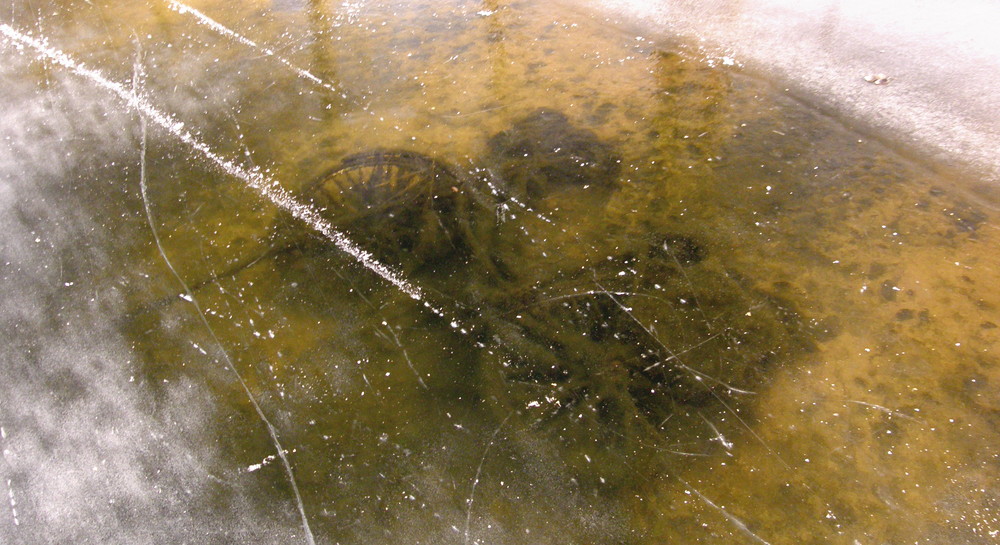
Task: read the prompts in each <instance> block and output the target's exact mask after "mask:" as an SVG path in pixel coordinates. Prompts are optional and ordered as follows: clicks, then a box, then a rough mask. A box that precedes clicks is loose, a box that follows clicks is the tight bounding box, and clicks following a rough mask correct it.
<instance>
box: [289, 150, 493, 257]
mask: <svg viewBox="0 0 1000 545" xmlns="http://www.w3.org/2000/svg"><path fill="white" fill-rule="evenodd" d="M305 191H306V194H307V195H308V196H309V198H310V200H312V201H313V202H314V203H316V204H318V205H319V206H320V207H322V209H323V210H324V216H325V217H326V218H327V219H328V220H329V221H330V222H331V223H332V224H333V225H334V226H336V227H338V228H340V229H343V230H345V231H347V232H349V233H351V234H352V235H354V236H356V237H359V240H363V241H364V244H365V247H366V248H367V249H369V250H370V251H371V252H372V253H373V254H374V255H375V256H376V257H377V258H378V259H379V260H382V261H385V262H387V263H388V264H390V265H392V266H397V267H400V268H401V269H403V270H406V271H412V270H415V269H419V268H421V267H428V266H431V267H437V266H441V265H442V264H444V263H445V262H449V261H457V262H459V263H466V262H467V261H468V260H469V259H471V258H472V257H473V256H474V255H475V254H476V252H477V248H476V245H477V244H479V243H480V242H482V241H483V239H484V238H485V236H486V235H484V234H483V233H481V232H479V231H481V230H482V229H481V228H482V227H484V226H485V227H486V228H488V227H489V224H490V220H492V209H490V208H489V205H488V204H486V203H484V202H482V198H481V197H480V196H479V195H478V194H476V193H474V190H473V189H472V188H471V187H470V186H469V184H467V183H466V181H465V180H464V179H462V178H461V177H460V176H459V175H458V174H457V172H456V171H455V170H454V169H452V168H451V167H450V166H448V165H447V164H445V163H444V162H443V161H440V160H438V159H434V158H432V157H430V156H427V155H424V154H421V153H417V152H414V151H408V150H374V151H367V152H363V153H358V154H355V155H351V156H348V157H347V158H345V159H344V160H343V161H341V163H340V165H339V166H337V167H336V168H335V169H334V170H333V171H331V172H329V173H328V174H326V175H325V176H323V177H322V178H320V179H319V180H318V181H316V182H314V183H313V184H311V185H309V186H307V187H306V188H305Z"/></svg>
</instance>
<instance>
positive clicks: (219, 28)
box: [168, 0, 337, 92]
mask: <svg viewBox="0 0 1000 545" xmlns="http://www.w3.org/2000/svg"><path fill="white" fill-rule="evenodd" d="M168 5H169V6H170V9H172V10H174V11H176V12H177V13H180V14H181V15H192V16H194V17H195V18H196V19H198V22H199V23H201V24H203V25H205V26H207V27H208V28H210V29H212V30H214V31H215V32H217V33H219V34H221V35H223V36H226V37H227V38H230V39H232V40H235V41H236V42H238V43H241V44H243V45H245V46H247V47H249V48H251V49H253V50H255V51H258V52H260V53H263V54H264V55H266V56H268V57H271V58H273V59H274V60H276V61H278V62H280V63H281V64H283V65H285V66H286V67H287V68H288V69H290V70H291V71H292V72H295V73H296V74H298V75H299V77H301V78H303V79H307V80H309V81H311V82H313V83H315V84H316V85H319V86H320V87H323V88H325V89H327V90H329V91H333V92H336V91H337V88H336V87H334V86H333V85H332V84H330V83H327V82H325V81H323V80H322V79H320V78H319V77H317V76H316V75H315V74H313V73H312V72H310V71H308V70H306V69H304V68H299V67H298V66H296V65H295V64H293V63H292V62H291V61H289V60H288V59H286V58H284V57H282V56H280V55H278V54H277V53H275V52H274V50H273V49H271V48H269V47H264V46H261V45H258V44H257V42H255V41H253V40H251V39H250V38H247V37H246V36H244V35H242V34H240V33H238V32H236V31H235V30H232V29H230V28H228V27H226V26H225V25H223V24H222V23H220V22H218V21H216V20H215V19H212V18H211V17H209V16H208V15H205V14H204V13H202V12H201V11H198V10H197V9H195V8H193V7H191V6H188V5H186V4H182V3H180V2H177V0H170V1H169V2H168Z"/></svg>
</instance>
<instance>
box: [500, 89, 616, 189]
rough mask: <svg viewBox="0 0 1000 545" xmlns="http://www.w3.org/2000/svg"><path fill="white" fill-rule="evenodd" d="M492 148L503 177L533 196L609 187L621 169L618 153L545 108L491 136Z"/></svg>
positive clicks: (516, 187) (562, 116) (560, 115)
mask: <svg viewBox="0 0 1000 545" xmlns="http://www.w3.org/2000/svg"><path fill="white" fill-rule="evenodd" d="M489 148H490V153H491V155H492V159H493V161H494V162H495V163H496V165H497V167H498V169H499V173H500V175H501V176H502V177H503V178H504V179H505V180H506V181H507V183H508V184H510V185H511V186H512V187H514V188H515V189H517V190H520V191H522V192H524V193H525V194H527V195H529V196H541V195H544V194H545V193H546V192H547V191H549V190H550V189H552V188H559V187H568V186H586V185H590V186H607V185H610V184H613V183H614V182H615V181H616V179H617V177H618V172H619V170H620V166H621V164H620V163H621V161H620V158H619V157H618V155H617V154H616V153H615V151H614V149H613V148H612V147H611V146H610V145H608V144H606V143H605V142H603V141H601V140H600V139H599V138H598V137H597V135H596V134H594V133H593V132H591V131H589V130H586V129H581V128H579V127H576V126H574V125H573V124H572V123H570V121H569V118H567V117H566V115H564V114H563V113H561V112H558V111H556V110H550V109H547V108H541V109H538V110H535V111H534V112H532V113H531V114H529V115H528V116H526V117H523V118H521V119H520V120H518V121H517V122H516V123H514V125H513V126H512V127H511V128H509V129H507V130H505V131H501V132H499V133H497V134H495V135H493V137H492V138H490V140H489Z"/></svg>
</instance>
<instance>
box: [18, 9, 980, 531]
mask: <svg viewBox="0 0 1000 545" xmlns="http://www.w3.org/2000/svg"><path fill="white" fill-rule="evenodd" d="M195 7H197V8H198V10H200V11H192V10H191V9H190V7H188V6H187V5H185V4H177V3H170V2H166V3H159V2H154V3H151V4H141V3H140V4H134V3H113V2H60V3H57V5H53V6H47V7H45V8H43V9H41V10H39V9H38V6H31V5H30V4H28V3H24V4H21V3H17V4H16V5H15V6H14V7H13V8H12V9H8V10H5V11H6V13H3V17H4V22H5V23H7V24H9V25H10V28H12V29H13V31H12V32H8V33H7V38H6V42H5V44H4V46H3V49H2V52H3V53H2V54H3V56H4V59H5V63H9V66H8V67H7V68H5V69H4V72H3V78H4V80H5V82H6V83H8V84H9V86H10V87H9V88H10V89H11V91H10V94H9V99H7V100H9V101H10V104H11V108H12V109H13V108H16V109H18V111H21V112H23V115H21V117H17V116H13V117H12V118H13V119H14V120H15V121H16V123H14V124H13V125H11V124H10V123H8V126H7V127H8V128H7V129H6V131H7V132H8V133H9V134H14V135H15V138H14V139H13V144H10V145H9V146H8V147H9V149H10V150H12V151H15V152H19V153H20V151H22V150H23V149H28V148H30V147H31V146H28V145H26V144H25V143H27V142H30V143H31V144H32V145H33V146H37V147H39V148H41V149H47V148H49V147H51V148H53V149H59V150H63V149H65V150H66V152H65V157H64V159H63V162H62V163H60V164H45V165H41V164H32V163H31V161H30V160H28V159H30V157H29V158H28V159H25V164H30V165H32V166H31V167H30V168H28V167H25V170H24V171H25V172H30V173H31V176H33V179H34V180H36V182H35V183H34V184H33V185H24V184H23V182H14V181H11V182H10V184H11V186H12V187H17V188H21V189H18V190H17V191H15V192H14V194H15V197H16V199H17V202H19V203H20V204H19V205H18V206H17V209H18V210H19V213H20V216H19V217H20V220H19V221H21V222H22V223H23V224H25V225H28V226H31V227H32V228H33V229H37V230H38V231H39V232H44V231H46V230H51V231H52V232H56V233H59V234H60V237H58V238H59V241H58V243H53V245H52V246H51V247H52V250H51V251H52V252H54V255H57V256H58V258H57V260H58V263H59V264H60V276H59V278H60V283H61V284H62V286H59V288H60V289H58V290H56V291H54V292H53V294H52V295H51V297H50V298H49V303H48V305H49V307H50V309H51V312H52V317H51V318H50V320H51V321H52V322H58V321H59V320H60V319H62V318H61V317H62V316H64V315H65V314H66V313H69V312H74V310H72V309H90V311H91V312H94V311H95V309H96V312H98V313H99V314H100V315H101V316H105V317H108V318H110V320H111V323H112V324H113V327H112V328H111V329H112V330H113V331H114V335H121V336H122V338H123V339H124V340H125V342H126V344H127V346H128V356H127V358H126V361H127V364H126V367H125V369H126V371H124V372H122V373H108V376H113V377H117V378H115V379H114V380H119V381H121V380H125V379H126V378H127V380H128V381H129V382H128V384H129V385H128V388H130V391H132V392H136V393H135V394H134V395H136V396H138V398H139V399H140V401H139V402H137V406H138V407H140V409H139V410H141V411H142V413H141V414H143V415H145V414H151V415H155V418H156V421H157V422H161V423H163V426H164V427H163V429H161V430H159V433H162V434H164V435H165V436H166V437H174V438H176V440H177V441H181V442H182V443H183V444H184V445H186V447H185V448H186V449H187V450H186V452H185V455H184V456H181V457H180V458H183V459H184V460H185V461H184V463H182V464H180V465H175V466H171V468H170V469H171V470H172V471H174V472H178V473H181V474H187V475H188V477H186V478H185V482H189V483H193V484H192V485H191V486H190V487H189V489H187V490H186V492H187V495H186V496H184V502H185V504H186V505H187V506H188V509H191V510H193V511H200V512H203V513H208V514H209V516H212V517H214V516H217V517H218V518H219V519H220V520H221V521H223V522H224V524H220V529H219V530H218V531H217V532H208V533H209V537H208V539H209V540H210V541H211V540H214V541H218V542H232V540H236V541H243V540H258V541H259V540H263V541H269V540H281V539H284V540H290V541H292V542H294V541H295V540H301V541H305V540H307V539H309V538H308V537H307V536H306V535H305V534H306V533H310V534H311V535H312V536H314V539H315V541H316V542H318V543H374V542H407V543H410V542H412V543H445V542H460V543H467V544H468V543H630V544H640V543H663V542H678V543H694V542H699V543H729V542H758V543H759V542H766V543H771V544H778V543H807V542H835V543H864V544H868V543H942V542H947V543H978V542H987V541H990V540H992V539H994V538H995V536H996V532H997V531H998V530H1000V523H998V522H997V519H996V517H997V515H996V502H997V501H998V500H997V495H996V491H995V487H994V486H993V485H992V483H994V482H996V480H997V477H998V471H1000V467H998V466H997V445H998V444H1000V443H998V442H997V439H998V435H997V432H996V424H997V414H998V413H997V411H998V410H1000V397H998V393H997V388H996V385H997V383H998V382H997V381H1000V376H998V367H997V360H996V357H995V356H994V354H993V351H992V348H993V346H994V343H995V342H996V337H997V323H998V317H997V312H996V307H997V305H998V304H1000V292H998V291H997V289H996V287H995V286H996V282H995V276H996V272H997V265H998V263H997V261H998V258H997V257H996V254H995V253H994V252H991V250H992V249H993V248H995V244H996V238H997V230H996V220H995V215H996V214H995V205H996V201H995V200H993V199H992V198H991V197H989V196H987V195H984V194H983V193H984V192H983V191H981V190H977V184H976V180H975V179H974V178H969V177H966V176H960V175H957V174H952V173H948V172H937V171H935V169H934V168H932V167H929V166H927V165H925V164H921V163H919V162H915V161H913V160H910V159H907V158H906V157H905V156H904V155H901V153H900V152H898V151H897V150H894V149H893V147H891V146H888V145H886V144H884V143H881V142H879V141H876V140H874V139H872V138H869V137H868V136H867V135H864V134H859V133H856V132H852V130H851V129H850V127H849V125H848V124H847V123H845V122H843V121H841V120H838V119H835V118H831V117H829V116H827V115H825V114H823V113H820V112H818V111H815V110H814V109H811V108H810V107H809V106H808V104H803V103H801V102H798V101H796V100H795V99H793V98H791V97H789V96H787V95H786V94H785V93H784V92H783V91H782V88H781V86H780V84H772V83H771V82H768V81H765V80H762V79H759V78H755V77H752V76H751V75H749V74H746V73H744V72H743V71H742V70H741V69H739V68H738V67H736V66H729V64H730V62H729V60H728V59H704V58H700V57H699V56H698V55H697V54H696V51H697V50H696V49H694V48H692V47H689V45H688V44H685V43H684V42H683V40H666V39H659V40H657V39H654V38H653V37H643V36H636V35H635V33H634V32H630V31H627V30H624V29H620V28H617V27H615V26H614V25H612V24H609V23H607V22H605V21H602V20H601V19H598V18H591V17H589V16H586V15H584V14H581V13H580V11H579V10H578V9H574V8H572V7H569V6H566V7H559V6H553V5H548V4H547V3H542V2H515V3H506V2H458V1H455V2H438V1H427V2H409V3H405V5H396V4H393V3H368V2H359V3H349V2H348V3H342V4H340V3H335V2H292V1H290V2H275V3H269V2H259V3H254V4H245V5H241V6H239V7H233V6H231V5H230V4H229V3H225V2H203V3H199V4H197V6H195ZM208 18H211V20H210V19H208ZM213 20H214V22H213ZM27 32H31V33H32V36H34V37H38V36H44V37H45V38H46V39H47V40H48V42H47V43H48V46H49V47H51V48H55V49H58V50H60V51H62V52H65V53H66V54H67V55H70V56H71V57H72V58H73V59H74V60H75V61H76V62H79V63H83V64H84V65H86V67H88V68H93V69H98V70H100V72H101V74H103V77H106V78H108V80H111V81H113V82H118V83H120V84H121V85H122V87H121V89H122V90H123V92H124V93H126V94H128V93H136V95H129V96H140V97H144V98H145V99H146V100H147V101H148V102H146V103H143V104H145V106H141V105H140V110H141V112H142V113H143V114H144V115H142V116H140V115H137V111H136V109H134V108H132V109H130V107H129V106H128V105H126V104H125V102H123V101H122V100H121V99H120V97H115V96H114V94H113V93H112V92H108V86H107V85H103V88H102V84H101V82H100V81H98V80H97V79H96V76H95V75H94V74H93V73H85V72H84V71H83V69H81V68H80V67H79V66H77V67H76V68H74V67H71V66H68V65H67V64H66V63H65V62H61V61H60V57H59V56H58V54H57V53H55V52H53V50H48V49H44V46H42V45H40V44H35V43H34V42H30V37H28V35H27V34H24V33H27ZM15 44H20V46H21V47H22V51H21V52H20V53H18V52H17V51H16V50H15ZM134 105H135V104H133V106H134ZM142 108H145V109H144V110H143V109H142ZM157 112H160V113H164V114H168V115H171V116H175V118H176V119H177V120H179V121H182V122H183V123H184V124H185V125H184V128H183V129H180V128H177V127H173V128H170V127H167V126H165V125H166V122H165V121H164V119H165V118H161V119H158V118H157V116H156V115H154V114H155V113H157ZM143 119H144V121H142V120H143ZM143 126H145V131H146V132H145V135H144V134H143V130H144V129H143ZM11 127H25V128H24V129H23V130H14V129H13V128H11ZM185 130H187V131H191V133H192V135H191V136H189V137H186V138H185V137H183V135H182V132H183V131H185ZM7 140H8V142H11V138H8V139H7ZM18 146H21V147H18ZM200 146H203V147H200ZM372 150H382V151H381V153H382V155H381V156H380V157H381V162H378V161H374V160H373V159H372V156H367V160H368V162H364V161H361V162H359V163H356V164H355V165H354V167H355V168H346V169H345V168H342V167H344V164H343V163H344V161H345V160H346V161H347V162H348V163H349V164H348V165H347V166H351V161H360V160H359V159H357V158H356V156H357V154H364V153H370V152H371V151H372ZM903 153H904V154H905V153H908V152H905V150H904V152H903ZM22 157H23V155H22ZM352 157H355V158H354V159H351V158H352ZM386 157H388V158H389V159H386ZM222 161H229V163H227V165H228V166H227V167H226V168H225V169H224V168H220V167H219V164H220V162H222ZM373 161H374V162H373ZM393 161H396V162H393ZM390 163H391V164H392V165H393V166H392V167H391V168H390V167H386V166H385V165H386V164H390ZM358 165H360V166H358ZM372 165H376V166H372ZM400 165H402V166H400ZM396 169H398V170H396ZM330 173H334V174H332V177H331V174H330ZM258 175H262V176H263V177H262V178H256V176H258ZM394 177H398V179H404V181H412V182H413V184H414V185H413V186H412V187H410V188H409V189H400V188H394V187H389V186H390V185H391V183H393V182H395V181H398V180H397V178H394ZM11 179H12V180H13V178H11ZM261 179H262V180H264V182H262V183H261V184H260V185H262V186H263V189H261V188H254V187H252V186H253V185H254V184H256V183H257V182H258V181H259V180H261ZM324 180H325V181H326V182H325V183H326V185H324V186H323V187H317V184H319V183H320V182H323V181H324ZM331 180H332V181H331ZM386 180H388V181H386ZM383 181H386V183H385V184H384V185H382V186H379V184H380V183H382V182H383ZM377 186H378V187H377ZM24 188H31V189H30V190H28V189H24ZM281 188H283V190H285V191H287V192H288V194H289V195H290V196H292V197H294V199H295V201H296V202H297V203H298V205H301V207H303V209H306V210H308V211H311V212H308V213H305V215H306V216H309V214H310V213H312V212H317V211H318V213H317V215H315V216H309V217H308V218H307V219H310V218H311V220H310V221H303V220H302V217H303V213H302V212H301V209H295V208H294V206H293V207H289V206H288V203H287V202H285V201H282V195H281V194H279V191H280V190H281ZM394 199H395V200H394ZM278 201H281V202H278ZM48 210H54V211H55V212H47V211H48ZM297 210H298V211H297ZM147 212H148V214H147ZM80 218H84V219H80ZM317 218H318V222H319V223H317V222H316V221H312V220H316V219H317ZM60 221H62V224H60V223H59V222H60ZM60 225H66V227H61V226H60ZM80 225H86V226H87V228H85V229H84V228H80V229H77V228H76V227H74V226H80ZM317 227H320V228H329V229H333V230H335V231H336V232H335V233H334V234H333V236H331V231H330V230H329V229H328V231H327V233H326V234H325V235H324V234H322V233H320V232H318V231H317ZM340 235H344V236H346V237H347V239H343V238H338V237H339V236H340ZM348 239H349V242H344V240H348ZM351 244H354V245H356V246H357V247H358V248H360V249H361V250H366V251H370V252H371V259H369V257H367V256H365V255H361V254H358V253H357V252H354V251H353V250H351V247H349V246H350V245H351ZM345 249H347V250H350V251H345ZM383 265H384V266H386V267H388V269H389V271H390V272H388V273H383V274H382V275H381V276H380V275H379V274H378V270H379V267H381V266H383ZM387 278H388V280H387ZM393 282H395V285H394V284H393ZM67 308H68V309H70V310H67ZM81 312H82V310H81ZM38 342H39V343H42V344H44V343H45V340H44V339H41V340H39V341H38ZM88 373H91V374H93V373H96V371H93V370H91V371H88V370H86V369H83V368H82V367H81V368H77V369H76V370H75V371H69V372H66V373H58V374H57V376H55V377H54V378H52V379H51V380H49V381H48V382H46V384H49V383H51V384H52V386H51V391H52V392H56V394H53V395H57V396H59V395H61V396H66V397H68V398H70V399H72V398H73V396H75V395H77V390H79V388H78V385H79V381H80V380H83V379H80V378H79V375H86V374H88ZM47 380H48V379H47ZM120 386H122V385H120ZM186 407H189V408H190V410H185V408H186ZM153 433H154V435H155V433H157V432H156V431H155V430H154V431H153ZM163 441H164V443H169V440H168V439H164V440H163ZM278 445H280V447H281V449H282V456H279V455H278ZM9 447H10V448H11V449H13V450H16V448H17V444H16V443H11V445H9ZM124 448H125V450H126V451H127V446H125V447H124ZM172 450H173V449H171V451H172ZM146 454H149V453H146V452H145V451H144V454H143V455H142V456H138V457H137V461H136V464H139V465H141V466H142V467H143V472H142V473H141V474H142V475H145V476H146V478H149V479H155V477H154V475H155V474H156V473H157V472H158V471H160V469H161V468H162V466H163V465H164V460H167V458H166V454H164V455H163V456H164V458H163V459H160V458H157V456H156V455H152V454H149V455H148V456H147V455H146ZM157 460H159V461H157ZM169 460H174V458H169ZM169 460H168V461H169ZM185 464H186V465H185ZM26 467H27V469H24V470H23V471H24V472H25V473H24V474H25V475H27V474H29V473H30V464H28V465H27V466H26ZM19 475H21V474H19ZM15 480H17V479H15ZM17 482H18V484H19V486H21V489H20V491H19V492H18V494H22V495H25V496H29V497H31V496H32V494H33V492H32V491H31V490H32V485H31V482H32V481H31V479H29V478H28V477H23V478H22V479H21V480H20V481H17ZM8 486H9V487H10V486H12V485H11V483H10V482H8ZM122 486H123V487H124V489H125V490H128V491H132V490H133V488H130V487H134V489H135V490H136V492H135V494H137V495H139V496H142V494H141V493H140V491H142V490H143V489H144V486H143V483H142V480H141V479H140V482H138V483H132V484H123V485H122ZM116 489H117V488H116ZM150 493H151V494H152V492H150ZM123 494H124V495H125V496H126V497H131V495H130V494H131V492H127V493H123ZM39 497H40V496H39ZM153 497H154V498H155V495H154V496H153ZM43 503H44V501H43V499H35V500H33V503H29V505H28V507H27V508H22V511H21V517H22V518H23V519H25V520H30V519H31V517H37V520H36V523H37V524H39V525H43V524H44V523H45V522H46V520H47V519H46V517H50V518H52V520H49V522H50V523H54V522H57V521H62V522H65V519H64V518H60V517H65V516H66V515H65V513H61V514H59V515H53V514H52V512H51V511H46V510H43V509H42V508H41V507H38V506H40V505H41V504H43ZM32 505H34V506H35V507H36V509H35V511H34V514H33V512H32ZM139 505H147V506H148V505H152V506H154V507H153V508H152V511H153V513H154V514H149V517H150V518H151V519H152V520H153V521H160V520H161V517H163V516H165V517H166V519H167V520H169V518H170V515H169V512H170V508H168V507H166V506H160V507H159V509H160V511H157V507H155V506H158V505H160V504H158V503H157V502H156V501H155V499H154V500H150V501H149V503H143V502H138V501H132V502H125V506H124V507H121V508H120V510H119V511H117V512H118V513H119V514H118V515H116V516H117V517H118V519H117V520H119V521H121V520H124V521H126V522H127V524H129V525H132V524H135V525H139V526H142V525H143V519H144V517H145V516H146V514H147V512H146V511H144V510H143V509H140V508H138V507H137V506H139ZM170 505H175V504H173V503H172V504H170ZM67 509H68V511H69V512H73V507H72V505H69V506H68V507H67ZM162 511H166V512H167V514H166V515H164V513H163V512H162ZM57 519H58V520H57ZM250 520H253V521H254V522H253V523H250V522H247V521H250ZM129 521H134V522H129ZM260 521H265V522H260ZM304 521H306V522H304ZM306 523H307V524H306ZM24 526H26V525H19V526H18V528H19V529H17V530H16V532H21V531H22V529H23V527H24ZM154 526H155V527H156V528H157V529H156V531H155V532H153V533H154V534H156V533H157V532H159V533H158V534H157V535H169V534H170V530H167V529H164V528H163V527H160V526H156V525H154ZM261 528H264V529H261ZM11 535H14V536H15V537H17V538H18V539H23V540H27V541H26V542H30V539H27V538H26V537H25V536H26V534H23V533H13V532H12V533H11ZM275 536H283V537H280V538H279V537H275ZM283 542H289V541H283Z"/></svg>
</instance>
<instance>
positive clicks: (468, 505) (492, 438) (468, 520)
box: [453, 413, 513, 545]
mask: <svg viewBox="0 0 1000 545" xmlns="http://www.w3.org/2000/svg"><path fill="white" fill-rule="evenodd" d="M511 416H513V413H511V414H509V415H507V418H504V419H503V422H501V423H500V425H499V426H497V429H495V430H493V435H491V436H490V442H489V443H488V444H487V445H486V448H485V449H484V450H483V457H482V458H480V459H479V467H477V468H476V477H475V478H474V479H473V480H472V490H470V491H469V499H468V500H467V501H466V510H465V545H469V526H470V525H471V524H472V502H474V501H475V500H476V486H478V485H479V476H480V474H481V473H482V472H483V464H485V463H486V456H487V455H489V453H490V449H491V448H493V443H495V442H496V439H497V434H499V433H500V430H501V429H502V428H503V427H504V424H506V423H507V421H508V420H510V417H511ZM453 528H454V527H453ZM456 530H457V528H456Z"/></svg>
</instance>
